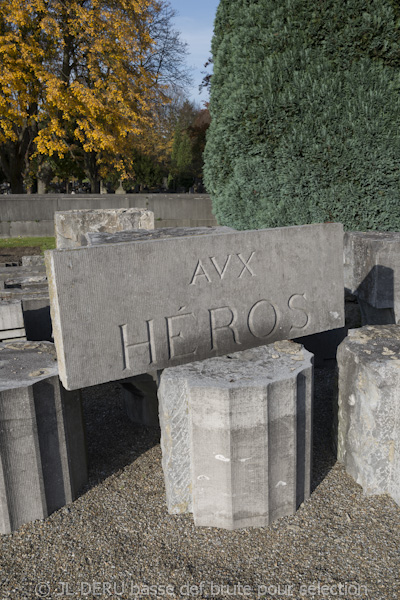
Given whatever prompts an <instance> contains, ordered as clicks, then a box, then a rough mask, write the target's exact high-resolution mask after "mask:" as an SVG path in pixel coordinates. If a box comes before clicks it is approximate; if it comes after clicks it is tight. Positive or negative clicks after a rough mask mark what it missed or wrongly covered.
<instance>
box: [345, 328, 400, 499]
mask: <svg viewBox="0 0 400 600" xmlns="http://www.w3.org/2000/svg"><path fill="white" fill-rule="evenodd" d="M338 366H339V413H338V460H340V461H341V462H343V463H344V464H345V466H346V470H347V471H348V473H349V474H350V475H351V476H352V477H353V478H354V479H355V480H356V482H357V483H359V484H360V485H361V486H362V488H363V489H364V491H365V493H366V494H382V493H385V492H387V493H388V494H390V495H391V497H392V498H393V499H394V500H395V502H397V504H400V327H399V326H397V325H385V326H367V327H362V328H360V329H352V330H350V331H349V336H348V337H347V338H346V339H345V340H344V341H343V342H342V344H341V345H340V346H339V349H338Z"/></svg>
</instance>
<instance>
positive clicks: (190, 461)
mask: <svg viewBox="0 0 400 600" xmlns="http://www.w3.org/2000/svg"><path fill="white" fill-rule="evenodd" d="M159 401H160V406H159V414H160V424H161V447H162V453H163V458H162V465H163V470H164V476H165V484H166V494H167V504H168V510H169V512H170V513H172V514H177V513H185V512H193V517H194V521H195V524H196V525H204V526H214V527H223V528H226V529H236V528H239V527H250V526H254V527H262V526H265V525H268V524H269V523H270V522H271V521H273V520H275V519H277V518H279V517H282V516H284V515H290V514H293V513H294V512H295V511H296V509H297V508H298V506H299V505H300V504H301V503H302V502H303V501H304V500H305V499H306V498H308V497H309V494H310V472H311V427H312V423H311V413H312V355H311V354H310V353H309V352H307V350H305V349H304V348H303V347H302V346H300V345H299V344H295V343H293V342H289V341H283V342H275V343H274V344H270V345H268V346H262V347H260V348H253V349H250V350H246V351H244V352H237V353H235V354H231V355H228V356H224V357H220V358H213V359H208V360H204V361H201V362H196V363H191V364H187V365H185V366H180V367H176V368H172V369H165V370H164V371H163V373H162V375H161V381H160V386H159Z"/></svg>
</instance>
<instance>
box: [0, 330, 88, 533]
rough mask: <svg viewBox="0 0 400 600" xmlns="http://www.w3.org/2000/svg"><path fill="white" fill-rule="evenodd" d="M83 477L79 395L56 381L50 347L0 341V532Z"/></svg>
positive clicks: (46, 506)
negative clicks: (0, 342) (65, 388)
mask: <svg viewBox="0 0 400 600" xmlns="http://www.w3.org/2000/svg"><path fill="white" fill-rule="evenodd" d="M86 481H87V459H86V447H85V435H84V428H83V418H82V408H81V398H80V393H79V392H67V391H66V390H64V388H63V387H62V385H61V384H60V381H59V378H58V369H57V362H56V356H55V350H54V346H53V345H52V344H50V343H47V342H41V343H32V342H13V343H8V344H0V532H1V533H10V532H11V531H14V530H15V529H17V528H18V527H19V526H20V525H22V524H23V523H27V522H30V521H33V520H35V519H43V518H45V517H46V516H48V515H49V514H50V513H51V512H53V511H55V510H57V509H58V508H60V507H61V506H63V505H65V504H67V503H69V502H71V501H72V500H74V498H75V497H76V496H77V494H78V492H79V490H80V489H81V488H82V487H83V485H85V483H86Z"/></svg>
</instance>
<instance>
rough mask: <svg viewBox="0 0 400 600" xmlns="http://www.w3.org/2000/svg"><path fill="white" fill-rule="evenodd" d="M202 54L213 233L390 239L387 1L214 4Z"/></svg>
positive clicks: (393, 124)
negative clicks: (380, 234) (311, 226)
mask: <svg viewBox="0 0 400 600" xmlns="http://www.w3.org/2000/svg"><path fill="white" fill-rule="evenodd" d="M212 53H213V62H214V74H213V76H212V79H211V100H210V112H211V118H212V120H211V125H210V128H209V131H208V135H207V145H206V150H205V168H204V174H205V183H206V186H207V189H208V191H209V192H210V194H211V196H212V199H213V204H214V211H215V214H216V216H217V219H218V221H219V222H220V224H223V225H231V226H234V227H236V228H238V229H247V228H260V227H275V226H284V225H297V224H303V223H312V222H323V221H340V222H342V223H343V224H344V225H345V228H347V229H355V230H367V229H380V230H400V201H399V199H400V94H399V91H400V7H399V3H398V2H397V1H396V0H346V2H343V0H320V1H319V2H318V3H314V2H309V1H308V0H283V1H282V0H221V2H220V4H219V7H218V10H217V15H216V20H215V30H214V38H213V43H212Z"/></svg>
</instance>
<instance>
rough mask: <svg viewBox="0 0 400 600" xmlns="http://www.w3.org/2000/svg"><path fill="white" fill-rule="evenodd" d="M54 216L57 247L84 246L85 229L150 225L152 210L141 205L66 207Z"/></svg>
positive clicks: (152, 227)
mask: <svg viewBox="0 0 400 600" xmlns="http://www.w3.org/2000/svg"><path fill="white" fill-rule="evenodd" d="M54 220H55V230H56V245H57V248H78V247H80V246H86V238H85V234H86V233H88V231H107V232H109V233H114V232H116V231H122V230H124V229H154V213H153V212H152V211H151V210H147V209H145V208H104V209H98V210H92V209H82V210H66V211H59V212H56V213H55V216H54Z"/></svg>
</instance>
